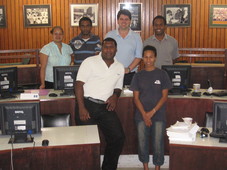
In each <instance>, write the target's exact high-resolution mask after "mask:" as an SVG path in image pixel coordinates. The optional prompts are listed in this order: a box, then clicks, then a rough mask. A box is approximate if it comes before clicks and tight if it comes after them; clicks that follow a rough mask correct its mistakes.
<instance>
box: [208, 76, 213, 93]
mask: <svg viewBox="0 0 227 170" xmlns="http://www.w3.org/2000/svg"><path fill="white" fill-rule="evenodd" d="M207 83H208V87H209V88H208V89H207V91H208V93H209V94H211V93H212V92H213V88H212V86H211V82H210V80H209V79H208V80H207Z"/></svg>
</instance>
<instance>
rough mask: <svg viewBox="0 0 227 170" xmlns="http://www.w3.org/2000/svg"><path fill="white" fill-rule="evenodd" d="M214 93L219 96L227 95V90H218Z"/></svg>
mask: <svg viewBox="0 0 227 170" xmlns="http://www.w3.org/2000/svg"><path fill="white" fill-rule="evenodd" d="M212 95H214V96H218V97H221V96H227V90H223V91H218V92H213V93H212Z"/></svg>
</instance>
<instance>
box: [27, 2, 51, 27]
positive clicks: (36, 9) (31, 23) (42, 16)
mask: <svg viewBox="0 0 227 170" xmlns="http://www.w3.org/2000/svg"><path fill="white" fill-rule="evenodd" d="M24 26H25V27H27V28H29V27H31V28H32V27H51V6H50V5H24Z"/></svg>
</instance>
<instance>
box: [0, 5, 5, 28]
mask: <svg viewBox="0 0 227 170" xmlns="http://www.w3.org/2000/svg"><path fill="white" fill-rule="evenodd" d="M4 27H6V12H5V7H4V6H2V5H0V28H4Z"/></svg>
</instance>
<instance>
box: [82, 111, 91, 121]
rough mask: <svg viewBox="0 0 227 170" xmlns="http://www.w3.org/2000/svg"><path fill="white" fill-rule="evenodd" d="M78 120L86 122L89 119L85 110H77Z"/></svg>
mask: <svg viewBox="0 0 227 170" xmlns="http://www.w3.org/2000/svg"><path fill="white" fill-rule="evenodd" d="M79 115H80V120H82V121H86V120H88V119H90V118H91V117H90V114H89V112H88V110H87V109H86V108H82V109H79Z"/></svg>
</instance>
